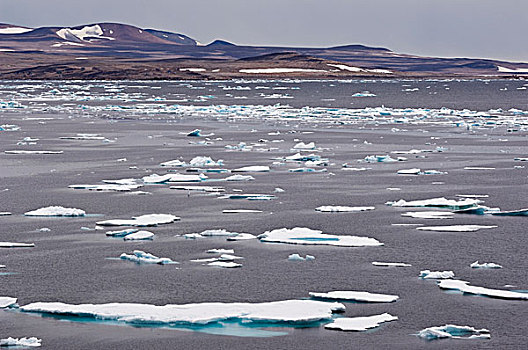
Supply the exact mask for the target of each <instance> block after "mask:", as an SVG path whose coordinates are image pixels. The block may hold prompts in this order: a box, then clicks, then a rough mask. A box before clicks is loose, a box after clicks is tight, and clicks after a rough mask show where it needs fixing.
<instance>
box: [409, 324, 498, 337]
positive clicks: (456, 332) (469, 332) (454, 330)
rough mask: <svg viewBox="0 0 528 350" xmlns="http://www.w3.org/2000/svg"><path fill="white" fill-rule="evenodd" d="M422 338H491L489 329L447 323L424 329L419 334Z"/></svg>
mask: <svg viewBox="0 0 528 350" xmlns="http://www.w3.org/2000/svg"><path fill="white" fill-rule="evenodd" d="M417 335H418V336H419V337H420V338H423V339H427V340H434V339H447V338H453V339H490V338H491V335H490V332H489V330H487V329H485V328H483V329H476V328H473V327H470V326H457V325H454V324H446V325H444V326H437V327H429V328H425V329H422V330H421V331H420V332H419V333H418V334H417Z"/></svg>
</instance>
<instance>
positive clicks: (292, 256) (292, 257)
mask: <svg viewBox="0 0 528 350" xmlns="http://www.w3.org/2000/svg"><path fill="white" fill-rule="evenodd" d="M288 260H290V261H311V260H315V256H313V255H306V257H304V258H303V257H302V256H300V255H299V254H290V255H289V256H288Z"/></svg>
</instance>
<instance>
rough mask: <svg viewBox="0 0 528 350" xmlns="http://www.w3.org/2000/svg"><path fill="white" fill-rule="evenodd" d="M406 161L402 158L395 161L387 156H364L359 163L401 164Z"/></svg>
mask: <svg viewBox="0 0 528 350" xmlns="http://www.w3.org/2000/svg"><path fill="white" fill-rule="evenodd" d="M405 160H407V158H404V157H398V158H396V159H394V158H392V157H391V156H389V155H371V156H366V157H365V158H364V159H362V160H361V161H363V162H367V163H392V162H398V161H399V162H402V161H405Z"/></svg>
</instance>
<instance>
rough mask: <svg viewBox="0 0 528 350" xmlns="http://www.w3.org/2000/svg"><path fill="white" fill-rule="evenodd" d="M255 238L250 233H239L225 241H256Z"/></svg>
mask: <svg viewBox="0 0 528 350" xmlns="http://www.w3.org/2000/svg"><path fill="white" fill-rule="evenodd" d="M256 238H257V236H255V235H252V234H251V233H239V234H238V235H236V236H228V237H227V238H226V240H228V241H245V240H248V239H256Z"/></svg>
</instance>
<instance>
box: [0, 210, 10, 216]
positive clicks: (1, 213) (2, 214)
mask: <svg viewBox="0 0 528 350" xmlns="http://www.w3.org/2000/svg"><path fill="white" fill-rule="evenodd" d="M8 215H11V212H9V211H0V216H8Z"/></svg>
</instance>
